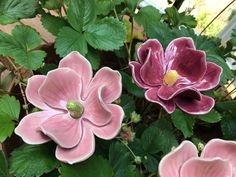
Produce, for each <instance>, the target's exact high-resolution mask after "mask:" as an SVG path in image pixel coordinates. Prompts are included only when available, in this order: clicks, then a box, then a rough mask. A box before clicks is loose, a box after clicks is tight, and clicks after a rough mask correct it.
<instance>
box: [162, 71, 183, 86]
mask: <svg viewBox="0 0 236 177" xmlns="http://www.w3.org/2000/svg"><path fill="white" fill-rule="evenodd" d="M178 78H179V75H178V73H177V71H175V70H169V71H168V72H167V73H166V74H165V75H164V78H163V81H164V83H165V84H166V85H168V86H172V85H174V84H175V83H176V81H177V80H178Z"/></svg>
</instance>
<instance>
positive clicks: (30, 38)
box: [12, 25, 42, 50]
mask: <svg viewBox="0 0 236 177" xmlns="http://www.w3.org/2000/svg"><path fill="white" fill-rule="evenodd" d="M12 36H13V37H14V38H15V39H16V41H18V42H19V43H20V44H21V46H23V48H24V49H25V50H31V49H34V48H36V47H38V46H39V45H40V44H41V42H42V39H41V37H40V34H39V33H38V32H37V31H36V30H35V29H33V28H31V27H29V26H26V25H18V26H16V27H15V28H14V29H13V30H12Z"/></svg>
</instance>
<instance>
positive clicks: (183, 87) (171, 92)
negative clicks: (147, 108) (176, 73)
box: [157, 78, 193, 100]
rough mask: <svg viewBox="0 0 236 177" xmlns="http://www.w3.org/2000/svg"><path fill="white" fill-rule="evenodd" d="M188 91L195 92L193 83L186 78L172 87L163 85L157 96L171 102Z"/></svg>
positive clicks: (180, 79) (179, 80)
mask: <svg viewBox="0 0 236 177" xmlns="http://www.w3.org/2000/svg"><path fill="white" fill-rule="evenodd" d="M187 90H193V88H192V85H191V83H190V82H189V81H187V80H186V79H185V78H179V79H178V81H177V82H176V83H175V84H174V85H172V86H168V85H162V86H161V87H160V89H159V90H158V92H157V95H158V96H159V97H160V98H161V99H163V100H170V99H172V98H174V97H175V96H176V95H178V94H180V93H182V92H185V91H187Z"/></svg>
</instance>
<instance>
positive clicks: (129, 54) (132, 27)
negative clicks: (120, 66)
mask: <svg viewBox="0 0 236 177" xmlns="http://www.w3.org/2000/svg"><path fill="white" fill-rule="evenodd" d="M133 30H134V18H133V17H131V31H130V32H131V34H130V37H131V41H130V44H129V48H128V62H130V61H131V49H132V44H133Z"/></svg>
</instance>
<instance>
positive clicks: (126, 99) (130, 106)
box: [120, 94, 135, 117]
mask: <svg viewBox="0 0 236 177" xmlns="http://www.w3.org/2000/svg"><path fill="white" fill-rule="evenodd" d="M120 99H121V103H120V105H121V106H122V108H123V110H124V112H125V117H129V116H130V114H131V113H132V112H133V111H134V110H135V102H134V99H133V98H132V97H131V96H129V95H127V94H123V95H122V96H121V98H120Z"/></svg>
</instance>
